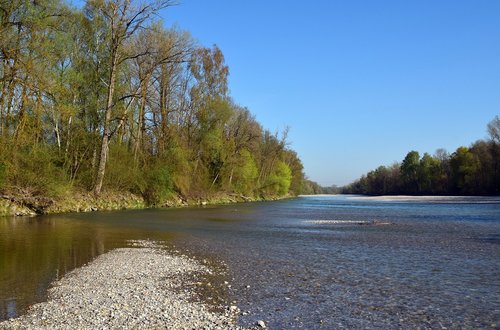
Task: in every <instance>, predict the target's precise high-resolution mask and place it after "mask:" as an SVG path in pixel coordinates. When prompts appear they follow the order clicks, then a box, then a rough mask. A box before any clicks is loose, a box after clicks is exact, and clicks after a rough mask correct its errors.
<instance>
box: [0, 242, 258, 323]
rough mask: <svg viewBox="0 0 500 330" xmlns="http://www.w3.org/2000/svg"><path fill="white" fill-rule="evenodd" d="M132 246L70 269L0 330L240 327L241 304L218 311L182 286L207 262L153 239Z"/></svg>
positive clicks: (200, 270)
mask: <svg viewBox="0 0 500 330" xmlns="http://www.w3.org/2000/svg"><path fill="white" fill-rule="evenodd" d="M131 245H133V246H135V247H134V248H122V249H116V250H113V251H111V252H108V253H106V254H103V255H100V256H99V257H97V258H96V259H95V260H94V261H92V262H91V263H89V264H87V265H85V266H84V267H82V268H78V269H76V270H74V271H72V272H70V273H69V274H67V275H66V276H64V277H63V278H62V279H60V280H58V281H56V282H55V283H53V284H54V285H53V287H52V288H51V289H50V290H49V295H48V300H47V301H46V302H42V303H39V304H35V305H33V306H31V307H30V308H29V310H28V312H27V313H26V314H25V315H22V316H20V317H18V318H14V319H10V320H6V321H3V322H0V329H19V328H32V329H40V328H42V329H105V328H107V329H131V328H134V329H137V328H148V329H151V328H153V329H157V328H167V329H241V328H240V327H239V326H238V325H237V319H236V317H237V315H238V314H239V309H238V307H237V306H234V305H232V306H230V307H228V308H227V310H230V311H231V312H232V313H221V312H214V311H212V310H213V308H209V307H208V306H206V305H205V304H203V303H202V302H198V301H196V299H194V298H195V296H194V293H193V292H191V291H189V290H179V289H182V288H184V287H185V286H184V285H183V281H182V279H183V278H184V279H185V278H188V277H189V276H190V275H192V274H201V273H208V271H209V269H208V267H207V266H204V265H202V264H200V263H198V262H197V261H195V260H193V259H190V258H188V257H186V256H173V255H169V254H168V253H167V252H166V251H165V250H163V249H161V246H160V245H158V244H157V243H155V242H151V241H133V242H131ZM226 314H227V315H226ZM262 322H263V321H262ZM259 326H260V323H259ZM264 326H265V324H264ZM261 327H262V326H261Z"/></svg>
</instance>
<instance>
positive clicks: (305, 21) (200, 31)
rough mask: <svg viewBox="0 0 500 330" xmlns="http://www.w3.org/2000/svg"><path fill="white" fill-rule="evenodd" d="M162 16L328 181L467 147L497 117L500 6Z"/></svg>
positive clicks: (282, 0) (191, 5)
mask: <svg viewBox="0 0 500 330" xmlns="http://www.w3.org/2000/svg"><path fill="white" fill-rule="evenodd" d="M160 17H161V18H162V20H163V21H164V24H165V25H166V26H176V27H177V28H179V29H182V30H187V31H189V32H190V33H191V35H192V36H193V37H194V38H195V40H197V41H198V43H199V44H200V45H202V46H206V47H211V46H212V45H214V44H216V45H217V46H218V47H219V48H220V49H221V50H222V52H223V53H224V56H225V60H226V63H227V65H228V66H229V69H230V77H229V88H230V94H231V96H232V98H233V99H234V100H235V101H236V103H238V104H240V105H242V106H246V107H248V108H249V109H250V111H251V112H252V113H253V114H254V115H255V116H256V119H257V120H258V121H259V122H260V123H261V124H262V125H263V126H264V127H265V128H266V129H269V130H270V131H272V132H274V131H276V130H283V129H284V128H285V127H287V126H288V127H289V128H290V131H289V134H288V140H289V142H290V147H291V148H292V149H294V150H295V151H297V153H298V154H299V157H300V158H301V160H302V162H303V165H304V171H305V173H306V175H307V177H308V178H310V179H311V180H314V181H317V182H318V183H320V184H321V185H324V186H329V185H332V184H336V185H345V184H348V183H350V182H352V181H354V180H355V179H357V178H359V177H360V176H361V175H362V174H365V173H366V172H368V171H370V170H372V169H375V168H376V167H378V166H379V165H390V164H392V163H394V162H395V161H401V160H402V159H403V158H404V157H405V155H406V153H407V152H409V151H411V150H416V151H419V152H420V153H421V154H423V153H424V152H429V153H431V154H432V153H434V152H435V151H436V150H437V149H438V148H445V149H446V150H448V151H449V152H453V151H455V150H456V148H457V147H459V146H469V145H470V144H471V143H472V142H474V141H476V140H478V139H484V138H486V137H487V132H486V125H487V123H488V122H489V121H490V120H492V119H493V118H494V117H495V116H496V115H500V1H498V0H468V1H462V0H452V1H447V0H439V1H436V0H418V1H417V0H414V1H410V0H408V1H400V0H395V1H390V0H383V1H382V0H381V1H372V0H365V1H361V0H345V1H336V0H315V1H302V0H301V1H297V0H288V1H286V0H253V1H246V0H180V1H179V4H178V5H176V6H173V7H169V8H166V9H164V10H162V11H161V13H160Z"/></svg>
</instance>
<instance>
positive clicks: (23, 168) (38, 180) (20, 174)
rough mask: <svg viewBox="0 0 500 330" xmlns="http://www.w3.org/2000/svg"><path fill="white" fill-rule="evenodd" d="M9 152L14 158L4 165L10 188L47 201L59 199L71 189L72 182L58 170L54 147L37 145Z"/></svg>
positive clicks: (60, 169)
mask: <svg viewBox="0 0 500 330" xmlns="http://www.w3.org/2000/svg"><path fill="white" fill-rule="evenodd" d="M10 152H11V154H10V155H11V158H10V160H9V161H8V162H7V163H6V164H5V165H6V166H5V168H6V172H7V173H6V177H7V180H8V184H9V186H11V187H20V188H23V190H24V191H25V192H26V193H29V194H34V195H45V196H48V197H59V196H61V195H63V194H65V192H66V191H67V190H68V189H69V185H70V184H69V180H68V178H67V175H66V174H65V173H64V171H63V170H62V168H61V167H60V166H59V158H58V156H57V150H55V149H54V147H51V146H47V145H34V146H31V147H24V148H22V149H17V150H11V151H10Z"/></svg>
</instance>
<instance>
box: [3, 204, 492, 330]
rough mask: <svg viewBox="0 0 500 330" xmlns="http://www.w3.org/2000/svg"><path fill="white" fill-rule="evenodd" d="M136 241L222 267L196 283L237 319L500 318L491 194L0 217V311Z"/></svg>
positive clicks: (396, 322)
mask: <svg viewBox="0 0 500 330" xmlns="http://www.w3.org/2000/svg"><path fill="white" fill-rule="evenodd" d="M373 221H375V223H372V222H373ZM387 223H390V224H387ZM148 238H149V239H160V240H164V241H167V242H168V243H169V244H173V245H175V246H176V247H177V248H179V249H180V250H182V251H187V250H189V253H191V254H193V255H195V256H197V257H199V258H200V259H207V260H218V261H222V262H224V264H225V266H224V268H225V270H227V271H228V273H229V274H228V276H227V277H225V278H224V279H220V278H219V279H215V278H214V279H209V280H210V281H213V282H216V283H214V286H213V287H214V289H213V291H207V292H208V294H210V293H213V292H216V293H217V295H218V296H219V298H220V297H222V299H224V300H226V301H227V302H229V303H232V302H233V301H234V302H236V303H237V305H238V306H239V307H240V308H241V310H242V311H244V312H245V313H246V314H247V315H243V316H241V317H240V320H241V323H242V324H243V325H248V324H253V323H255V321H256V320H260V319H262V320H264V321H265V322H266V324H267V325H268V326H269V327H271V328H286V329H289V328H306V329H311V328H324V329H330V328H342V327H345V328H353V327H355V328H370V327H373V328H397V327H411V328H414V327H427V328H437V327H452V328H456V327H460V328H463V327H465V328H478V327H482V328H488V327H492V328H495V327H498V325H499V320H500V298H499V297H500V281H499V280H500V198H447V199H442V198H438V199H428V198H427V199H420V198H417V199H414V198H412V199H404V198H397V199H389V200H387V199H371V198H360V197H355V196H316V197H314V196H313V197H301V198H297V199H293V200H287V201H279V202H266V203H249V204H234V205H226V206H217V207H215V206H214V207H204V208H186V209H167V210H143V211H123V212H102V213H101V212H100V213H87V214H69V215H55V216H44V217H37V218H26V219H20V218H15V219H0V319H1V318H6V317H12V316H15V315H17V314H18V313H20V312H23V311H24V309H25V308H26V306H27V305H29V304H31V303H33V302H35V301H40V300H43V299H44V297H45V293H46V289H47V287H48V285H49V283H50V282H51V281H52V280H54V279H55V278H57V277H58V276H61V275H62V274H64V273H65V272H66V271H68V270H71V269H73V268H74V267H78V266H80V265H82V264H83V263H86V262H88V261H89V260H91V259H92V258H94V257H95V256H96V255H98V254H100V253H104V252H106V251H108V250H109V249H112V248H115V247H119V246H125V245H126V241H127V240H129V239H148ZM224 280H228V281H229V282H230V284H231V287H230V288H228V287H223V281H224ZM207 292H205V295H206V294H207ZM205 298H207V299H208V298H210V297H207V296H205ZM247 312H248V313H247Z"/></svg>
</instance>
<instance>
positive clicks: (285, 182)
mask: <svg viewBox="0 0 500 330" xmlns="http://www.w3.org/2000/svg"><path fill="white" fill-rule="evenodd" d="M291 183H292V170H291V169H290V167H288V165H287V164H285V163H284V162H282V161H278V163H277V164H276V167H275V169H274V171H273V172H272V174H271V175H270V176H269V177H268V179H267V181H266V183H265V184H264V187H263V189H262V191H263V193H264V195H269V196H285V195H286V194H288V189H289V188H290V184H291Z"/></svg>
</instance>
